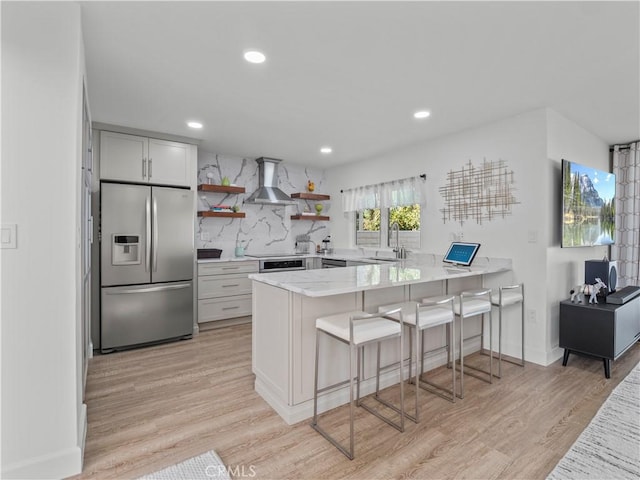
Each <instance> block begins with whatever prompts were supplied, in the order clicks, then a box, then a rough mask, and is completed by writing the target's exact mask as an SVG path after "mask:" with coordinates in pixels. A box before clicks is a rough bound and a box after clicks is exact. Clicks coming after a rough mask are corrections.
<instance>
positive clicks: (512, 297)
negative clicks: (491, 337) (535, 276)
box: [491, 283, 525, 378]
mask: <svg viewBox="0 0 640 480" xmlns="http://www.w3.org/2000/svg"><path fill="white" fill-rule="evenodd" d="M517 304H520V323H521V327H520V328H521V329H522V330H521V332H522V339H521V342H522V344H521V345H522V347H521V348H522V353H521V357H520V361H519V362H516V361H513V360H509V359H506V358H505V359H504V361H505V362H509V363H513V364H515V365H519V366H521V367H524V363H525V361H524V284H523V283H520V284H517V285H507V286H502V287H500V288H499V289H498V291H494V292H493V293H492V294H491V305H493V306H494V307H498V375H496V376H497V377H498V378H501V377H502V312H503V308H504V307H509V306H511V305H517Z"/></svg>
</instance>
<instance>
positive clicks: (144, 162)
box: [142, 158, 147, 179]
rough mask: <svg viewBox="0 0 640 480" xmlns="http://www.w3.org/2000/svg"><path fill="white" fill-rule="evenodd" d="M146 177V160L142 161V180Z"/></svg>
mask: <svg viewBox="0 0 640 480" xmlns="http://www.w3.org/2000/svg"><path fill="white" fill-rule="evenodd" d="M146 176H147V159H146V158H143V159H142V178H143V179H144V178H145V177H146Z"/></svg>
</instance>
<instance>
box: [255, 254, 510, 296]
mask: <svg viewBox="0 0 640 480" xmlns="http://www.w3.org/2000/svg"><path fill="white" fill-rule="evenodd" d="M335 258H343V257H342V256H338V255H336V256H335ZM440 259H441V257H440ZM438 260H439V259H438V258H437V257H436V256H434V257H433V260H431V261H429V260H426V261H425V260H418V259H415V260H403V261H400V262H398V263H384V264H377V265H360V266H355V267H343V268H326V269H317V270H298V271H288V272H274V273H253V274H250V275H249V278H250V279H252V280H254V281H257V282H262V283H266V284H268V285H272V286H274V287H279V288H283V289H285V290H289V291H291V292H294V293H299V294H301V295H306V296H308V297H325V296H329V295H339V294H342V293H352V292H360V291H363V290H373V289H378V288H388V287H396V286H400V285H410V284H415V283H425V282H434V281H440V280H449V279H453V278H462V277H472V276H477V275H486V274H490V273H498V272H507V271H509V270H511V260H510V259H505V258H492V259H487V258H486V257H484V259H483V261H482V262H478V263H477V265H474V266H472V267H471V268H454V267H446V266H443V264H442V263H441V262H440V261H438Z"/></svg>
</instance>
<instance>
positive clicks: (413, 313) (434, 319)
mask: <svg viewBox="0 0 640 480" xmlns="http://www.w3.org/2000/svg"><path fill="white" fill-rule="evenodd" d="M453 301H454V297H453V296H443V297H437V298H433V299H431V301H429V302H427V303H419V302H403V303H396V304H392V305H383V306H380V307H378V310H379V311H384V310H389V309H393V308H400V309H401V313H402V318H403V319H404V324H405V325H406V326H408V327H409V381H411V378H412V375H411V370H412V362H413V360H414V357H413V355H412V350H413V341H412V335H413V332H414V330H415V333H416V337H415V338H416V341H415V352H416V355H415V365H416V375H415V380H414V384H415V386H416V395H415V414H414V416H411V415H410V414H408V413H406V412H405V415H406V416H407V417H408V418H409V419H411V420H413V421H414V422H416V423H418V421H419V409H418V405H419V389H420V388H422V389H424V390H427V391H429V392H431V393H435V394H437V395H440V396H443V397H444V398H446V399H447V400H451V401H452V402H454V403H455V401H456V393H455V388H456V372H455V369H452V381H451V390H448V389H446V388H444V387H443V386H441V385H438V384H435V383H432V382H429V381H428V380H426V379H424V378H423V376H424V357H425V355H428V354H433V353H436V352H438V351H441V350H443V349H446V350H447V364H449V361H450V358H451V355H452V350H453V357H454V358H455V341H454V338H455V330H454V326H453V320H454V318H455V316H454V314H453ZM446 304H449V307H446V306H445V305H446ZM386 318H391V319H393V320H396V321H399V318H400V312H398V313H395V314H392V315H387V316H386ZM440 325H446V327H447V332H448V333H449V335H448V340H447V342H446V344H445V345H443V346H441V347H437V348H434V349H432V350H428V351H425V350H424V343H425V339H424V335H425V331H426V330H428V329H430V328H433V327H437V326H440ZM418 360H420V366H418ZM426 385H429V386H431V387H434V388H435V389H437V390H436V391H434V390H432V389H429V388H426ZM440 391H445V392H447V393H448V394H450V395H451V396H450V397H448V396H444V395H442V394H441V393H440Z"/></svg>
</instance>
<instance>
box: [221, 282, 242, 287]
mask: <svg viewBox="0 0 640 480" xmlns="http://www.w3.org/2000/svg"><path fill="white" fill-rule="evenodd" d="M222 286H223V287H239V286H240V284H239V283H234V284H232V285H222Z"/></svg>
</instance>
